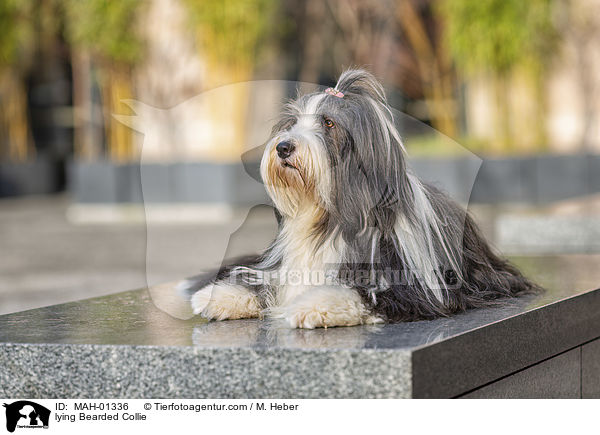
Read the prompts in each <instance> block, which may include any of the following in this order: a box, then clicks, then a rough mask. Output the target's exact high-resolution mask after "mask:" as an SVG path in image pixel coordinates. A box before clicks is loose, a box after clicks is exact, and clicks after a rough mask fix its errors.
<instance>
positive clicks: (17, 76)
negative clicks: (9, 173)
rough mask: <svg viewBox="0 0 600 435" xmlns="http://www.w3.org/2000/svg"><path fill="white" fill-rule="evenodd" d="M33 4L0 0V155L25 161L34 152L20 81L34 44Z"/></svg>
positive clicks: (15, 0) (24, 95)
mask: <svg viewBox="0 0 600 435" xmlns="http://www.w3.org/2000/svg"><path fill="white" fill-rule="evenodd" d="M31 18H32V4H31V3H30V2H20V1H19V0H4V1H2V2H0V29H1V31H0V32H1V33H0V135H1V136H0V138H1V139H0V158H4V159H8V160H9V161H16V162H20V161H24V160H27V159H29V158H32V157H33V156H34V155H35V148H34V146H33V141H32V137H31V133H30V126H29V118H28V115H27V94H26V91H25V83H24V81H23V76H24V73H25V72H26V70H27V68H28V60H29V59H30V56H31V49H32V46H33V39H34V38H33V29H32V26H31Z"/></svg>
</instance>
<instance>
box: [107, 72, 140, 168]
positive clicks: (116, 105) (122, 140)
mask: <svg viewBox="0 0 600 435" xmlns="http://www.w3.org/2000/svg"><path fill="white" fill-rule="evenodd" d="M101 74H102V78H101V83H100V88H101V93H102V100H103V104H102V106H103V108H104V128H105V131H106V134H105V136H106V148H107V154H108V157H109V158H110V159H111V160H113V161H117V162H124V161H128V160H131V159H133V158H135V157H136V156H137V153H136V152H134V149H133V141H132V134H133V130H131V129H130V128H129V127H128V126H126V125H125V124H123V123H121V122H120V121H117V120H116V119H115V118H114V117H113V114H116V113H121V114H122V113H123V107H126V106H125V105H124V104H122V103H121V100H125V99H131V98H132V97H133V93H132V84H131V72H130V70H129V68H127V67H123V66H120V65H117V64H115V63H112V62H110V63H104V64H103V66H102V69H101Z"/></svg>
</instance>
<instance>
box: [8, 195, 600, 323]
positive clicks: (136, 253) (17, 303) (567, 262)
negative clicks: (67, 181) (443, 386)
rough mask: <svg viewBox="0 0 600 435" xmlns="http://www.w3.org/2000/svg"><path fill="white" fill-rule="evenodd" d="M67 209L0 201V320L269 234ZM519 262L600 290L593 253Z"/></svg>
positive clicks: (490, 226) (65, 203)
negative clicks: (79, 214)
mask: <svg viewBox="0 0 600 435" xmlns="http://www.w3.org/2000/svg"><path fill="white" fill-rule="evenodd" d="M68 207H69V199H68V197H66V196H63V195H59V196H47V197H31V198H18V199H2V200H0V314H4V313H9V312H14V311H19V310H24V309H29V308H37V307H41V306H46V305H50V304H57V303H62V302H67V301H72V300H77V299H82V298H87V297H94V296H100V295H104V294H110V293H116V292H119V291H123V290H131V289H135V288H141V287H145V286H146V285H147V284H148V283H150V284H157V283H161V282H167V281H173V280H176V279H180V278H182V277H186V276H190V275H194V274H196V273H198V272H199V271H202V270H205V269H207V268H210V267H214V266H216V265H218V264H219V263H220V261H221V260H222V258H223V257H224V255H225V253H226V248H227V246H228V244H229V248H228V250H227V254H228V255H231V256H233V255H239V254H243V253H250V252H255V251H258V250H260V249H261V248H263V247H265V246H266V245H267V244H268V242H269V240H271V238H272V236H273V234H274V226H273V225H274V218H273V216H272V212H271V211H264V210H263V211H257V212H255V213H254V214H253V215H252V216H253V218H252V219H250V221H247V222H246V223H244V225H243V228H244V230H243V231H240V232H238V233H237V234H236V235H235V236H234V237H233V238H232V239H231V240H230V235H231V234H232V233H234V232H235V231H236V229H238V228H239V227H240V225H241V223H242V222H243V219H244V218H245V217H246V214H247V213H246V212H243V211H242V212H240V213H237V214H234V215H233V218H232V219H224V221H225V222H223V223H214V221H215V220H214V219H213V223H212V224H209V223H205V224H190V223H164V222H163V223H156V224H149V225H146V224H145V223H143V222H140V221H139V220H137V222H132V223H119V224H114V223H113V224H93V225H91V224H87V225H81V224H72V223H70V222H69V221H68V220H67V218H66V216H67V209H68ZM472 211H474V212H475V215H476V218H477V219H478V221H479V222H480V224H481V227H482V229H483V231H484V232H485V233H486V234H487V236H488V237H489V238H493V233H494V225H495V223H496V221H497V216H498V214H499V213H498V210H496V209H495V208H493V207H481V206H480V207H475V208H474V210H472ZM584 252H589V251H584ZM515 253H517V254H518V253H519V252H518V251H517V252H514V251H513V252H511V254H515ZM519 261H520V262H519V263H518V264H519V266H521V267H523V268H524V270H525V271H526V272H528V273H530V274H531V276H532V277H534V278H538V279H539V280H540V283H543V284H545V285H547V284H548V283H554V284H555V285H564V286H573V285H576V286H577V287H578V288H579V287H581V288H582V289H584V288H591V287H598V286H599V285H600V268H598V267H597V265H598V264H600V255H569V256H560V257H557V256H553V257H551V260H547V259H544V258H537V259H534V258H533V257H530V258H523V259H521V260H519ZM565 280H566V281H565ZM575 283H576V284H575Z"/></svg>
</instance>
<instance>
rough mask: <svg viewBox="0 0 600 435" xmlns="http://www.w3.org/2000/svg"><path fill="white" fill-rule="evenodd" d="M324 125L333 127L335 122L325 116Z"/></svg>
mask: <svg viewBox="0 0 600 435" xmlns="http://www.w3.org/2000/svg"><path fill="white" fill-rule="evenodd" d="M325 127H327V128H333V127H335V124H334V123H333V121H332V120H331V119H329V118H325Z"/></svg>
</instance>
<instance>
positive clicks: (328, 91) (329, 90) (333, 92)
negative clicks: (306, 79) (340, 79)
mask: <svg viewBox="0 0 600 435" xmlns="http://www.w3.org/2000/svg"><path fill="white" fill-rule="evenodd" d="M325 93H326V94H329V95H333V96H334V97H338V98H343V97H344V94H343V93H342V92H340V91H338V90H337V89H335V88H327V89H325Z"/></svg>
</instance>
